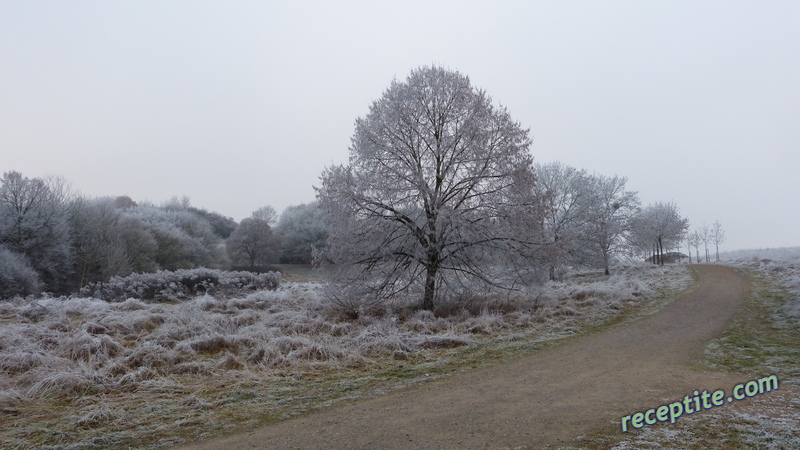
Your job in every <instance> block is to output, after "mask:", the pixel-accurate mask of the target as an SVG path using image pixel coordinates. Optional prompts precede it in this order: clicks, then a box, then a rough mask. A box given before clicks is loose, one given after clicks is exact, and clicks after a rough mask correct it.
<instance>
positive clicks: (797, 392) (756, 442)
mask: <svg viewBox="0 0 800 450" xmlns="http://www.w3.org/2000/svg"><path fill="white" fill-rule="evenodd" d="M744 272H745V273H746V276H747V278H748V281H749V284H750V287H751V291H750V295H749V297H748V298H747V299H746V301H745V304H744V305H743V307H742V308H741V310H740V311H739V313H738V314H737V316H736V317H735V319H734V320H733V321H732V323H731V325H730V326H729V327H728V329H727V330H726V331H725V332H724V333H723V334H722V336H720V337H719V338H718V339H716V340H714V341H712V342H711V343H710V344H709V345H708V346H707V347H706V363H707V367H708V368H709V369H711V370H717V371H723V372H731V373H739V374H741V375H742V377H741V380H742V381H743V382H744V381H747V380H753V379H758V378H760V377H764V376H767V375H777V376H778V378H779V379H780V383H781V384H780V389H779V391H776V392H770V393H769V394H768V395H764V396H756V397H753V398H750V399H748V400H747V401H746V402H739V403H736V404H735V405H732V406H728V405H726V407H725V408H716V409H711V410H709V411H704V412H703V413H702V414H695V415H692V416H683V417H681V419H680V421H678V422H677V423H676V424H666V425H656V426H652V427H645V428H643V429H642V430H640V431H637V432H636V433H630V434H627V435H623V434H622V433H613V434H609V433H598V434H595V435H592V436H588V437H586V438H585V439H583V441H582V442H581V448H591V449H594V448H602V449H607V448H613V449H634V448H637V449H638V448H687V449H705V448H741V449H750V448H765V449H767V448H769V449H773V448H774V449H790V448H800V389H798V387H799V386H800V364H799V363H798V362H800V328H799V327H798V326H797V324H796V323H794V324H793V323H792V318H791V317H789V316H788V315H787V308H786V305H787V302H789V301H791V299H792V298H793V294H792V293H791V292H790V291H788V290H787V289H786V288H784V287H783V286H782V285H781V283H780V279H779V278H777V277H776V276H775V275H770V274H767V273H764V272H761V271H756V270H752V269H747V270H744Z"/></svg>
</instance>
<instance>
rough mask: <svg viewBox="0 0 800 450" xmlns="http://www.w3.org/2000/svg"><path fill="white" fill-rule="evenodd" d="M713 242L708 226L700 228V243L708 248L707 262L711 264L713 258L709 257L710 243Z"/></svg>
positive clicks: (704, 225)
mask: <svg viewBox="0 0 800 450" xmlns="http://www.w3.org/2000/svg"><path fill="white" fill-rule="evenodd" d="M710 240H711V232H710V231H709V229H708V225H706V224H703V227H702V228H700V242H702V243H703V246H705V248H706V262H711V258H710V257H709V255H708V242H709V241H710Z"/></svg>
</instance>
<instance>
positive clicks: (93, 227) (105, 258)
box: [70, 198, 133, 290]
mask: <svg viewBox="0 0 800 450" xmlns="http://www.w3.org/2000/svg"><path fill="white" fill-rule="evenodd" d="M126 231H127V230H126V227H124V218H123V213H122V212H121V210H120V209H119V208H118V207H117V206H116V201H115V200H112V199H103V198H101V199H94V200H88V199H84V198H79V199H76V200H75V205H74V207H73V208H72V211H71V214H70V241H71V244H72V252H73V255H74V258H73V263H74V269H73V273H74V275H75V280H74V282H73V286H72V288H73V289H76V290H77V289H80V288H82V287H84V286H86V285H87V284H88V283H91V282H96V281H103V280H107V279H108V278H110V277H112V276H114V275H119V276H125V275H128V274H130V273H131V272H132V271H133V261H132V257H131V255H130V254H129V253H128V246H127V239H129V238H130V236H128V235H126Z"/></svg>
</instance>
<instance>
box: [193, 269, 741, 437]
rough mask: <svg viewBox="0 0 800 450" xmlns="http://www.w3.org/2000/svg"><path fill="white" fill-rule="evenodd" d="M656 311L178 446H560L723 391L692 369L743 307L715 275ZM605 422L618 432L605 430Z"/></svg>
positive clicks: (730, 275) (724, 278) (724, 383)
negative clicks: (525, 352) (480, 365)
mask: <svg viewBox="0 0 800 450" xmlns="http://www.w3.org/2000/svg"><path fill="white" fill-rule="evenodd" d="M695 267H696V269H697V271H698V274H699V280H698V283H697V284H696V285H695V287H694V288H693V289H692V290H691V291H690V292H688V293H687V294H685V295H684V296H683V297H681V298H680V299H678V300H676V301H674V302H673V303H671V304H669V305H668V306H666V307H665V308H663V309H662V310H661V311H659V312H657V313H655V314H652V315H650V316H647V317H644V318H642V319H639V320H637V321H635V322H632V323H629V324H625V325H622V326H617V327H613V328H610V329H608V330H604V331H602V332H598V333H595V334H592V335H589V336H585V337H582V338H578V339H575V340H572V341H570V342H567V343H565V344H561V345H557V346H555V347H553V348H551V349H549V350H546V351H542V352H538V353H536V354H533V355H530V356H526V357H523V358H520V359H518V360H515V361H512V362H509V363H506V364H502V365H498V366H493V367H488V368H484V369H478V370H474V371H471V372H468V373H463V374H457V375H454V376H450V377H446V378H442V379H438V380H434V381H431V382H429V383H424V384H423V385H419V386H416V387H412V388H409V389H406V390H402V391H397V392H394V393H391V394H389V395H386V396H382V397H378V398H374V399H370V400H366V401H362V402H359V403H356V404H352V405H346V406H342V407H335V408H331V409H328V410H324V411H321V412H319V413H315V414H311V415H308V416H304V417H299V418H296V419H291V420H287V421H284V422H279V423H276V424H272V425H269V426H265V427H263V428H259V429H256V430H252V431H248V432H244V433H240V434H236V435H233V436H229V437H226V438H221V439H215V440H210V441H205V442H201V443H195V444H192V445H190V446H188V447H187V448H195V449H218V448H226V449H229V448H487V447H488V448H498V447H532V448H542V447H549V446H552V447H558V446H563V445H570V443H571V442H572V441H573V440H574V439H575V438H576V437H578V436H581V435H583V434H585V433H590V432H593V431H596V430H598V429H601V428H605V429H614V428H616V429H617V430H619V423H618V422H619V421H620V418H621V417H623V416H626V415H629V414H633V413H635V412H640V411H645V410H647V409H650V408H655V407H658V406H660V405H663V404H666V403H668V402H673V401H678V400H680V399H682V398H683V397H684V396H685V395H690V394H691V393H692V392H693V391H694V390H700V391H701V392H702V391H703V390H708V391H709V392H712V391H714V390H716V389H725V390H726V392H728V391H729V390H730V389H731V387H732V386H733V385H735V384H737V383H739V382H741V381H744V380H740V379H739V378H741V376H739V377H738V378H737V377H736V376H735V375H730V374H722V373H715V372H709V371H704V370H702V369H700V368H699V364H697V363H698V362H699V361H700V360H701V359H702V355H703V349H704V347H705V344H706V343H707V342H708V341H709V340H710V339H712V338H714V337H716V336H718V335H719V334H720V333H721V332H722V331H723V330H724V329H725V327H726V325H727V324H728V322H729V321H730V319H731V318H733V316H734V315H735V313H736V311H737V309H738V308H739V306H740V305H741V304H742V302H743V300H744V298H745V296H746V293H747V285H746V282H745V280H744V278H743V277H742V275H741V274H739V273H738V272H737V271H735V270H734V269H732V268H729V267H724V266H710V265H709V266H695ZM612 422H616V423H613V424H612Z"/></svg>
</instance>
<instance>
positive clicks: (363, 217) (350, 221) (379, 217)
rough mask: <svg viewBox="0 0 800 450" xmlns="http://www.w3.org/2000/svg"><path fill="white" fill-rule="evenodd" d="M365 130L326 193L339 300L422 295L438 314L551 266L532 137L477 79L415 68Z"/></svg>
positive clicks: (360, 125)
mask: <svg viewBox="0 0 800 450" xmlns="http://www.w3.org/2000/svg"><path fill="white" fill-rule="evenodd" d="M355 128H356V129H355V134H354V136H353V138H352V145H351V147H350V160H349V163H348V165H346V166H333V167H329V168H326V169H325V171H324V172H323V173H322V176H321V179H322V187H320V188H318V189H317V198H318V200H319V202H320V206H321V207H322V209H323V210H324V211H325V212H326V213H327V214H328V220H329V223H330V226H331V231H330V238H329V240H328V243H329V245H328V248H327V249H326V250H325V251H322V252H318V253H317V255H316V258H315V260H316V261H317V262H318V263H320V265H321V267H322V268H323V269H324V270H326V271H327V272H328V274H329V276H330V278H329V280H330V281H329V289H330V290H329V291H328V292H329V293H330V295H331V296H332V298H333V299H334V300H335V301H339V302H340V304H342V305H343V306H345V307H348V308H351V309H353V308H355V307H356V304H354V303H352V302H354V301H355V302H359V301H363V299H371V300H374V301H376V302H379V301H381V300H382V299H386V298H389V297H392V296H394V295H397V294H400V293H409V292H415V293H419V294H421V300H422V305H421V306H422V308H424V309H427V310H432V309H433V308H434V306H435V303H436V299H437V298H441V297H442V296H443V295H445V293H447V292H449V293H459V292H470V293H473V294H474V293H475V292H476V290H477V289H483V288H486V289H491V288H510V287H512V286H513V283H514V282H519V281H521V280H524V276H525V274H526V273H525V271H526V270H530V269H531V268H538V267H539V265H540V264H539V263H538V261H536V262H534V261H533V259H534V258H536V257H537V256H538V254H537V250H538V249H539V248H540V244H541V238H542V237H541V234H540V233H539V230H540V228H539V225H540V224H541V219H542V217H541V202H540V201H539V199H538V198H537V196H536V195H535V193H534V180H535V175H534V173H533V170H532V158H531V155H530V153H529V152H528V147H529V145H530V143H531V140H530V138H529V136H528V130H525V129H523V128H521V127H520V125H519V124H518V123H517V122H515V121H513V120H512V119H511V117H510V116H509V114H508V112H507V111H506V110H505V109H504V108H495V107H494V106H493V105H492V102H491V99H490V98H489V97H488V96H487V95H486V94H485V93H484V92H483V91H482V90H479V89H476V88H475V87H473V86H472V85H471V84H470V81H469V79H468V78H467V77H466V76H464V75H461V74H460V73H458V72H453V71H448V70H445V69H442V68H438V67H423V68H421V69H417V70H414V71H412V72H411V74H410V75H409V76H408V78H407V79H406V80H405V81H404V82H399V81H393V82H392V84H391V86H390V87H389V89H387V90H386V91H385V92H384V93H383V96H382V97H381V98H380V99H379V100H377V101H375V102H374V103H373V104H372V105H371V106H370V110H369V113H368V114H367V115H366V117H364V118H359V119H357V120H356V127H355ZM499 267H503V269H502V270H498V269H499ZM503 277H507V278H503ZM354 299H355V300H354Z"/></svg>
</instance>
